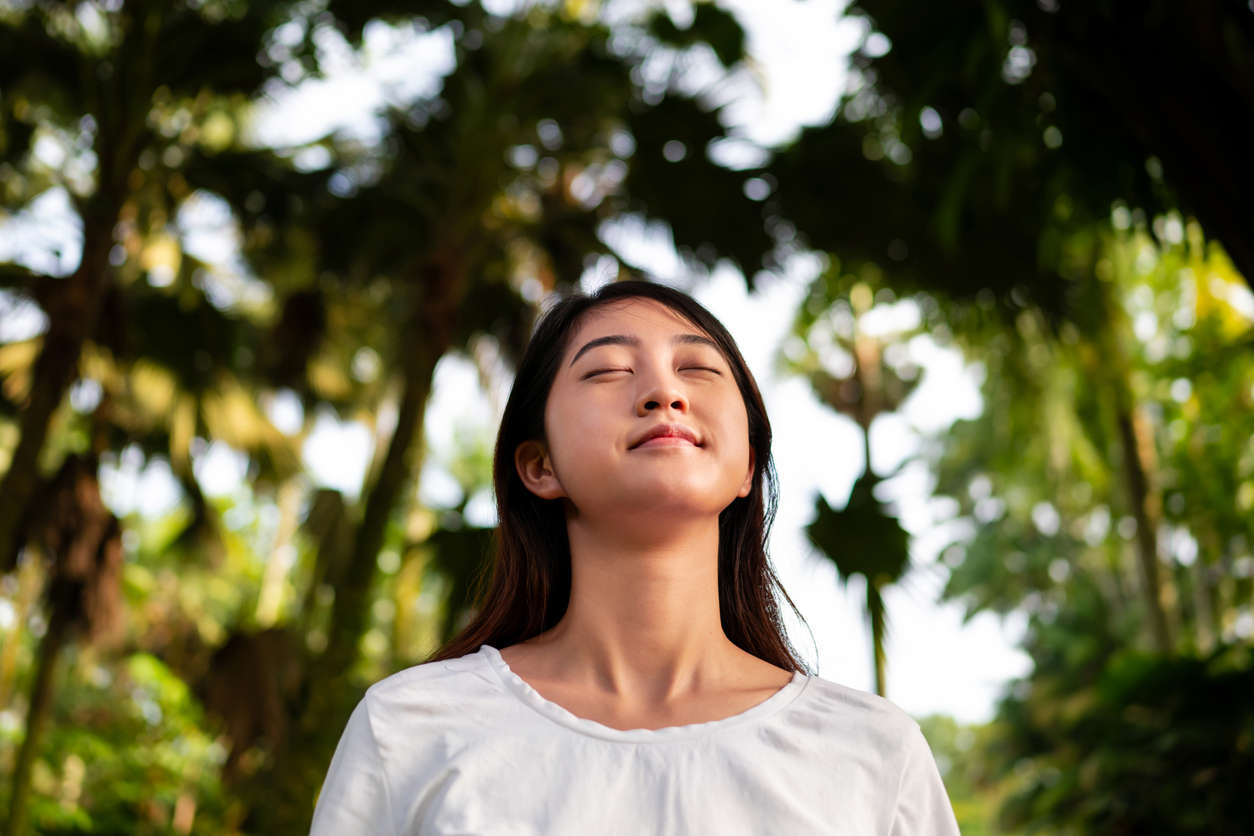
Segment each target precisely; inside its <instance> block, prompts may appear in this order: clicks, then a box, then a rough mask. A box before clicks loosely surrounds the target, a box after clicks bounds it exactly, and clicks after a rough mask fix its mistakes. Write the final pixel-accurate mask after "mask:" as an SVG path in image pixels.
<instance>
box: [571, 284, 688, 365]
mask: <svg viewBox="0 0 1254 836" xmlns="http://www.w3.org/2000/svg"><path fill="white" fill-rule="evenodd" d="M611 334H621V335H624V336H632V335H634V336H639V337H646V336H658V335H661V336H663V337H668V336H671V335H673V334H701V335H702V336H706V337H708V336H710V335H709V334H707V333H706V332H705V331H704V330H703V329H701V328H699V327H697V326H696V325H694V324H693V323H692V322H690V321H688V320H687V319H685V318H684V317H683V315H682V314H680V313H679V312H678V311H675V310H672V309H671V308H668V307H667V306H666V305H663V304H662V303H661V302H657V301H654V300H653V299H647V298H634V299H617V300H615V301H613V302H607V303H605V304H604V305H598V306H597V307H595V308H593V309H592V310H590V311H588V312H587V313H586V314H585V315H584V316H583V318H582V319H581V320H580V322H579V325H578V326H577V327H576V328H575V332H574V333H573V334H572V335H571V339H570V341H569V343H568V345H567V347H566V355H567V356H569V355H570V354H572V353H573V352H575V351H577V350H578V349H579V346H581V345H583V344H584V342H586V341H587V340H590V339H594V338H596V337H602V336H607V335H611Z"/></svg>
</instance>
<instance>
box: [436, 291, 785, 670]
mask: <svg viewBox="0 0 1254 836" xmlns="http://www.w3.org/2000/svg"><path fill="white" fill-rule="evenodd" d="M629 298H646V299H652V300H654V301H657V302H660V303H662V304H663V305H665V306H666V307H668V308H670V309H671V310H673V311H674V312H675V313H677V314H679V315H680V316H681V317H683V318H684V319H686V320H688V321H689V322H691V323H692V324H693V325H695V326H697V327H698V328H700V329H701V330H702V331H704V332H705V333H707V334H708V335H709V336H710V337H711V338H713V340H714V341H715V342H716V343H718V346H719V348H720V350H721V351H722V353H723V356H724V357H725V358H726V359H727V362H728V364H729V365H730V366H731V369H732V374H733V376H734V377H735V379H736V385H737V386H739V387H740V394H741V397H742V398H743V399H744V402H745V411H746V412H747V413H748V417H749V444H750V446H752V448H753V451H754V458H755V461H756V465H755V469H756V472H755V473H754V479H753V487H752V490H751V491H750V492H749V494H748V495H747V496H743V497H738V498H736V499H735V500H734V501H733V502H732V503H731V504H730V505H728V506H727V507H726V508H724V509H723V511H722V512H721V513H720V514H719V518H718V598H719V612H720V615H721V620H722V624H723V632H724V633H726V634H727V637H728V638H729V639H730V640H731V641H732V642H733V643H735V644H736V646H737V647H740V648H741V649H742V650H745V651H747V652H748V653H751V654H753V655H754V656H757V657H758V658H759V659H764V660H766V661H767V662H770V663H772V664H774V665H777V666H779V667H781V668H784V669H786V670H791V671H802V672H808V670H807V668H806V666H805V664H804V663H803V662H802V661H801V660H800V659H799V658H798V656H797V653H796V650H795V649H794V648H793V646H792V644H791V643H790V642H789V641H788V637H787V635H786V634H785V632H784V626H783V623H782V621H781V620H780V615H779V605H778V601H777V599H776V592H778V593H779V594H780V595H782V596H783V597H784V600H786V601H787V602H788V604H789V606H791V607H792V608H793V612H796V613H797V617H798V618H801V613H800V612H798V611H797V606H796V604H794V603H793V602H792V599H791V598H789V597H788V593H787V592H785V591H784V589H783V587H782V586H781V585H780V583H779V579H778V578H777V577H776V576H775V571H774V569H772V567H771V564H770V561H769V560H768V559H767V556H766V539H767V534H768V532H769V531H770V527H771V523H772V522H773V521H774V518H775V509H776V505H777V504H778V501H779V493H778V488H777V486H776V479H777V477H776V474H775V463H774V461H773V460H772V458H771V425H770V422H769V421H768V420H767V416H766V407H765V405H764V404H763V403H762V395H761V393H760V392H759V391H758V386H757V383H756V382H754V379H753V375H752V373H750V371H749V367H748V366H747V365H746V364H745V361H744V358H743V357H742V356H741V355H740V349H739V348H737V347H736V343H735V341H734V340H733V339H732V337H731V334H729V333H728V332H727V329H726V328H724V327H723V324H722V323H721V322H719V321H718V320H717V319H715V318H714V315H713V314H711V313H710V312H709V311H707V310H706V309H705V308H704V307H702V306H701V305H700V304H699V303H698V302H697V301H696V300H695V299H693V298H692V297H691V296H688V295H687V294H685V293H683V292H681V291H678V290H674V289H672V288H669V287H666V286H665V285H660V284H654V283H653V282H646V281H624V282H615V283H612V284H607V285H605V286H603V287H602V288H601V289H600V290H598V291H596V292H595V293H593V294H591V295H585V294H582V293H581V294H576V295H572V296H568V297H566V298H564V299H562V300H561V301H559V302H558V303H557V304H556V305H554V306H553V307H552V308H551V309H550V310H549V311H548V313H546V314H545V315H544V316H543V317H542V318H541V319H540V322H539V323H538V324H537V326H536V330H535V333H534V334H533V335H532V337H531V341H530V342H529V343H528V345H527V349H526V351H525V352H524V353H523V357H522V361H521V363H519V366H518V373H517V375H516V376H515V378H514V385H513V388H512V389H511V391H510V395H509V401H508V402H507V403H506V405H505V413H504V415H502V417H501V429H500V432H499V433H498V434H497V439H496V452H495V456H494V458H493V462H492V476H493V482H494V485H495V488H496V509H497V515H498V519H499V525H498V528H497V531H496V558H495V561H494V562H493V564H492V566H491V577H490V579H488V581H487V583H486V584H485V583H484V579H483V578H482V577H481V578H480V581H479V584H478V587H479V590H480V594H479V595H478V596H477V598H478V606H477V608H476V609H477V611H476V614H475V615H474V617H473V618H472V619H471V621H470V623H469V624H467V625H466V626H465V627H464V628H463V629H462V630H461V631H460V632H458V633H457V635H455V636H454V637H453V638H452V639H450V640H449V641H448V643H447V644H445V645H444V646H443V647H442V648H440V649H439V650H438V651H437V652H436V653H435V654H434V655H433V656H431V659H430V661H436V660H439V659H452V658H456V657H458V656H462V655H465V654H467V653H473V652H475V651H476V650H478V649H479V647H480V645H484V644H488V645H491V646H492V647H497V648H504V647H508V646H509V645H512V644H517V643H518V642H522V641H526V640H527V639H529V638H532V637H533V636H536V635H539V634H540V633H542V632H544V631H545V630H548V629H549V628H551V627H553V625H555V624H557V622H558V621H559V620H560V619H561V617H562V615H563V614H564V613H565V612H566V607H567V605H568V604H569V603H570V543H569V541H568V540H567V538H566V517H565V512H564V510H563V505H562V503H561V500H559V499H547V500H546V499H541V498H539V497H538V496H536V495H535V494H533V493H532V492H531V491H529V490H528V489H527V488H526V486H525V485H523V483H522V480H521V479H520V478H519V476H518V472H517V470H515V465H514V451H515V450H516V449H517V448H518V445H519V444H521V443H522V442H524V441H528V440H533V439H535V440H542V439H544V408H545V405H546V404H547V402H548V398H549V390H550V388H551V387H552V385H553V380H554V378H555V377H556V375H557V370H558V366H559V364H560V363H561V360H562V357H563V355H564V354H565V353H566V349H567V347H568V345H569V343H570V340H571V338H572V336H573V335H574V333H575V331H576V329H577V328H578V326H579V324H580V322H581V320H582V318H583V317H584V315H586V314H587V313H588V312H589V311H591V310H593V309H594V308H598V307H600V306H602V305H605V304H607V303H610V302H614V301H617V300H622V299H629ZM485 586H486V593H485V592H484V591H483V590H484V587H485Z"/></svg>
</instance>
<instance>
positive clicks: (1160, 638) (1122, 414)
mask: <svg viewBox="0 0 1254 836" xmlns="http://www.w3.org/2000/svg"><path fill="white" fill-rule="evenodd" d="M1117 398H1118V404H1117V406H1116V413H1115V421H1116V423H1117V425H1118V429H1119V443H1120V446H1121V449H1122V453H1123V476H1124V485H1125V487H1126V489H1127V491H1128V504H1129V505H1130V506H1131V508H1132V516H1133V518H1134V519H1135V520H1136V556H1137V562H1138V564H1139V565H1140V567H1141V582H1142V583H1143V584H1144V587H1145V605H1146V609H1147V610H1148V612H1149V619H1150V631H1151V635H1152V636H1153V640H1154V647H1155V649H1156V650H1157V651H1158V652H1159V653H1170V652H1171V648H1172V643H1171V630H1170V628H1169V627H1168V625H1167V608H1166V605H1165V604H1164V601H1163V584H1162V580H1161V578H1160V575H1159V567H1158V532H1157V526H1158V513H1157V510H1158V509H1157V503H1156V502H1155V499H1154V495H1153V493H1152V491H1151V488H1150V482H1149V476H1148V470H1149V466H1152V465H1151V464H1150V463H1151V461H1152V460H1151V459H1150V458H1149V450H1147V449H1145V448H1146V446H1147V444H1148V443H1149V441H1150V439H1149V438H1147V437H1145V436H1146V433H1145V432H1144V431H1142V432H1140V433H1138V432H1137V426H1136V423H1137V421H1138V418H1139V416H1137V415H1136V414H1135V411H1134V408H1131V407H1129V406H1128V404H1127V399H1128V394H1127V393H1126V392H1125V391H1121V392H1119V394H1118V395H1117ZM1142 420H1143V419H1142Z"/></svg>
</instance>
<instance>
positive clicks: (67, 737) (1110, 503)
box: [0, 0, 1254, 834]
mask: <svg viewBox="0 0 1254 836" xmlns="http://www.w3.org/2000/svg"><path fill="white" fill-rule="evenodd" d="M1251 137H1254V3H1250V2H1247V0H1225V1H1224V2H1221V0H1202V2H1197V3H1192V4H1180V3H1173V2H1168V0H1148V2H1146V0H1141V1H1140V2H1133V0H1098V1H1097V2H1088V3H1078V2H1060V1H1059V0H987V2H984V3H980V4H966V3H942V4H927V3H905V2H892V0H864V2H859V3H854V4H851V5H845V4H844V3H842V2H839V0H772V2H769V3H768V2H766V0H734V2H733V0H724V2H718V3H710V2H688V0H667V2H648V0H618V2H614V0H606V2H597V0H565V2H560V1H559V0H548V2H540V1H539V0H536V1H535V2H520V1H519V0H491V2H488V0H483V2H476V1H475V0H455V2H442V1H441V0H425V2H424V1H423V0H415V2H391V1H390V0H355V2H347V0H290V1H285V2H278V1H277V0H275V1H274V2H261V1H259V2H244V0H83V2H53V0H0V779H2V780H0V814H2V818H3V823H4V827H5V828H6V829H5V830H4V831H3V832H4V833H5V834H24V833H43V834H71V833H76V834H77V833H125V834H149V833H211V834H217V833H225V834H236V833H240V834H242V833H257V834H261V833H265V834H288V833H293V834H295V833H303V832H306V831H307V829H308V823H309V817H310V813H311V811H312V804H313V800H314V798H315V795H316V792H317V789H318V786H319V783H320V781H321V778H322V776H323V774H324V773H325V770H326V765H327V763H328V762H329V760H330V757H331V752H332V751H333V749H334V746H335V743H336V740H337V739H338V736H339V733H340V731H341V730H342V728H343V725H344V722H345V720H346V718H347V716H348V712H349V711H350V710H351V708H352V706H353V705H354V704H355V702H356V701H357V700H358V699H359V698H360V697H361V694H362V692H363V691H364V689H365V687H366V686H367V685H369V684H370V683H371V682H373V681H375V680H377V679H379V678H381V677H383V676H385V675H387V674H389V673H392V672H394V671H396V670H399V669H401V668H403V667H405V666H408V665H412V664H417V663H419V662H421V661H422V660H423V659H424V658H425V657H426V656H427V655H428V654H430V653H431V652H432V651H433V650H434V649H435V648H436V647H437V646H438V645H439V644H440V643H441V642H442V640H443V639H444V638H446V637H447V636H449V635H450V634H451V633H452V632H453V631H455V630H456V629H457V628H458V627H459V626H460V625H461V624H462V623H464V619H465V618H466V617H467V614H468V607H469V600H468V594H469V591H470V589H471V587H472V583H473V580H474V578H475V576H476V573H477V572H478V571H479V569H480V567H481V566H482V565H483V564H484V561H485V559H486V558H487V557H488V555H489V553H490V551H489V550H490V546H491V536H492V528H493V525H494V523H495V511H494V505H493V498H492V494H491V479H490V477H491V474H490V463H491V450H492V444H493V440H494V434H495V429H496V422H497V420H498V417H499V414H500V410H501V408H502V407H503V404H504V399H505V397H506V395H507V394H508V390H509V385H510V380H511V368H512V367H513V364H514V362H515V360H516V358H517V357H518V356H519V354H520V352H521V349H522V347H523V346H524V345H525V342H526V339H527V335H528V333H529V329H530V327H531V325H532V324H533V322H534V320H535V317H536V315H537V312H538V311H540V310H541V309H542V308H543V306H544V304H545V303H546V301H549V300H550V299H551V298H552V296H553V294H555V293H561V292H564V291H569V290H571V289H574V288H582V289H585V290H590V289H593V288H595V287H597V286H600V285H601V284H603V283H605V282H608V281H614V280H616V279H621V278H639V277H644V278H651V279H653V280H656V281H662V282H665V283H668V284H671V285H674V286H677V287H681V288H683V289H685V290H688V291H689V292H691V293H693V294H694V295H696V296H697V298H698V299H700V300H701V301H702V302H703V303H704V304H706V305H707V306H708V307H709V308H710V309H711V310H712V311H713V312H714V313H715V314H716V315H717V316H719V317H720V318H721V319H722V320H723V321H724V322H725V323H726V324H727V325H728V327H729V328H730V330H731V331H732V333H733V334H734V335H735V336H736V337H737V339H738V340H739V341H740V342H741V345H742V347H743V349H744V352H745V354H746V357H747V359H748V361H749V363H750V366H751V367H752V369H753V371H754V373H755V374H756V375H757V377H758V379H759V382H760V383H761V385H762V389H763V392H764V395H765V397H766V400H767V405H768V409H769V411H770V414H771V418H772V422H773V424H774V429H775V432H776V439H777V440H776V446H775V458H776V463H777V466H778V469H779V473H780V478H781V504H780V509H779V515H778V517H777V520H776V524H775V528H774V533H773V538H772V548H771V553H772V558H773V560H774V562H775V564H776V567H777V569H778V572H779V574H780V576H781V579H782V580H783V583H784V585H785V588H786V589H788V591H789V592H790V594H791V595H792V597H793V599H794V600H795V601H796V603H797V605H798V607H799V608H800V610H801V612H802V614H803V615H804V617H805V620H806V623H805V624H803V623H801V622H800V621H796V620H795V619H791V618H790V620H789V625H788V626H789V630H790V635H791V637H792V640H793V642H794V644H795V645H796V646H797V648H798V651H799V652H800V653H801V654H802V656H803V657H805V658H806V659H807V661H808V662H809V663H810V664H811V665H812V666H814V668H815V669H816V671H817V672H818V673H819V674H820V675H822V676H824V677H826V678H828V679H832V680H835V681H838V682H843V683H845V684H847V685H851V686H854V687H858V688H864V689H867V690H874V691H878V692H879V693H882V694H885V695H887V696H888V697H889V698H890V699H892V700H894V701H895V702H897V703H898V704H899V705H901V706H902V707H903V708H905V709H906V710H907V711H910V712H911V713H912V714H913V715H914V716H915V717H916V718H918V719H919V720H920V722H921V723H922V725H923V727H924V730H925V732H926V734H927V736H928V738H929V741H930V742H931V745H932V747H933V750H934V752H935V754H936V756H937V760H938V764H939V765H940V767H941V769H942V772H943V775H944V777H945V780H946V784H947V786H948V789H949V792H950V795H951V798H952V800H953V803H954V806H955V810H956V812H957V815H958V818H959V821H960V823H961V825H962V829H963V832H964V833H966V834H980V833H1028V832H1045V833H1053V832H1074V833H1114V834H1125V833H1126V834H1132V833H1225V834H1226V833H1239V832H1244V831H1245V828H1247V827H1248V826H1249V825H1248V823H1249V821H1251V820H1254V818H1252V817H1254V802H1251V801H1250V798H1249V795H1248V791H1249V788H1250V787H1251V786H1254V697H1251V694H1254V652H1252V644H1251V641H1252V637H1254V608H1252V605H1254V440H1252V438H1254V293H1252V292H1251V281H1252V277H1254V235H1252V234H1251V232H1252V231H1254V212H1252V211H1251V209H1250V206H1251V201H1250V195H1251V194H1252V193H1254V162H1252V161H1251V154H1250V149H1251V144H1250V143H1251V140H1250V138H1251Z"/></svg>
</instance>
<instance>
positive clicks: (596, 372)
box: [583, 369, 631, 380]
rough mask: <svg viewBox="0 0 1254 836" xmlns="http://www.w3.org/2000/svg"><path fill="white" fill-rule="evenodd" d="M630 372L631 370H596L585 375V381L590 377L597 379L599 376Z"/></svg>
mask: <svg viewBox="0 0 1254 836" xmlns="http://www.w3.org/2000/svg"><path fill="white" fill-rule="evenodd" d="M629 371H631V369H596V370H594V371H590V372H588V373H587V374H586V375H584V376H583V379H584V380H587V379H588V378H590V377H596V376H597V375H599V374H609V373H610V372H629Z"/></svg>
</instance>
